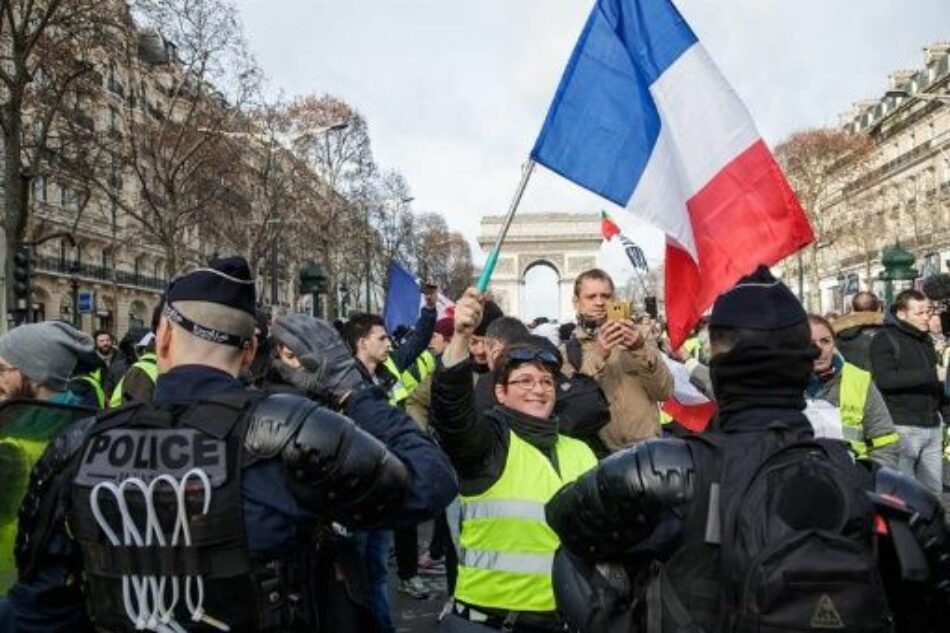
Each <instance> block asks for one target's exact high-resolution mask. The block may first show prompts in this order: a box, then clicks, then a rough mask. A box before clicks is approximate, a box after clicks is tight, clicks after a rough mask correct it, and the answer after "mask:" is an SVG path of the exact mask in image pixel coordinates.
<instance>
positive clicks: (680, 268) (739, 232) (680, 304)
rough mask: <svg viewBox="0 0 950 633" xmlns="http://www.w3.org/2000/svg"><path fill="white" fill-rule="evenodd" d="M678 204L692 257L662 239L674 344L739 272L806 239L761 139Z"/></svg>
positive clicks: (804, 225)
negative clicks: (696, 258) (681, 207)
mask: <svg viewBox="0 0 950 633" xmlns="http://www.w3.org/2000/svg"><path fill="white" fill-rule="evenodd" d="M686 206H687V209H688V211H689V218H690V224H691V225H692V229H693V238H694V240H695V243H696V249H697V252H698V254H699V262H696V261H694V260H693V258H692V257H691V256H690V254H689V253H688V252H687V251H685V250H683V249H682V248H680V247H679V246H678V245H677V244H675V243H673V242H671V241H668V242H667V247H666V292H665V294H666V310H667V319H668V322H669V332H670V339H671V340H672V343H673V347H674V348H679V347H680V345H682V343H683V341H684V340H686V337H687V336H688V335H689V332H690V330H691V329H692V328H693V327H694V326H695V325H696V322H697V321H699V317H700V316H701V315H702V314H703V312H704V311H705V310H706V309H707V308H709V306H711V305H712V303H713V301H715V299H716V297H717V296H719V295H720V294H721V293H723V292H724V291H726V290H728V289H729V288H731V287H732V286H733V285H735V283H736V282H737V281H738V280H739V278H740V277H742V276H743V275H748V274H749V273H751V272H752V271H753V270H755V268H756V267H757V266H758V265H759V264H765V265H767V266H771V265H773V264H775V263H776V262H778V261H780V260H781V259H783V258H784V257H786V256H788V255H790V254H791V253H794V252H795V251H797V250H798V249H800V248H802V247H803V246H805V245H807V244H808V243H809V242H811V241H812V240H813V239H814V234H813V233H812V230H811V225H810V224H809V223H808V218H807V217H806V216H805V212H804V211H803V210H802V208H801V205H800V204H799V203H798V200H797V199H796V197H795V194H794V192H793V191H792V189H791V187H789V185H788V182H786V180H785V176H784V175H783V174H782V171H781V169H779V166H778V164H777V163H776V162H775V158H773V157H772V153H771V152H770V151H769V149H768V147H766V145H765V143H764V142H763V141H761V140H760V141H758V142H756V143H754V144H753V145H751V146H750V147H749V149H747V150H746V151H744V152H743V153H741V154H739V156H737V157H736V158H735V159H734V160H733V161H732V162H730V163H729V164H728V165H726V166H725V167H724V168H723V169H722V171H720V172H719V173H718V174H716V177H715V178H713V179H712V180H710V181H709V183H707V184H706V186H705V187H703V188H702V189H701V190H700V191H699V192H698V193H697V194H696V195H695V196H693V197H692V198H690V200H689V202H687V205H686Z"/></svg>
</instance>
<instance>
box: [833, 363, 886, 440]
mask: <svg viewBox="0 0 950 633" xmlns="http://www.w3.org/2000/svg"><path fill="white" fill-rule="evenodd" d="M870 390H871V374H870V372H867V371H864V370H863V369H861V368H860V367H857V366H855V365H852V364H851V363H845V364H844V367H843V368H842V369H841V391H840V395H839V396H838V400H839V403H840V404H839V407H840V409H841V425H842V428H841V430H842V433H843V434H844V439H845V440H847V441H848V443H850V444H851V449H852V450H853V451H854V452H855V454H856V455H857V456H858V457H866V456H867V453H868V444H867V439H866V435H865V431H864V407H865V405H866V404H867V401H868V392H869V391H870ZM899 441H900V435H898V434H897V433H886V434H884V435H880V436H878V437H873V438H871V439H870V443H871V448H872V449H876V448H881V447H882V446H888V445H890V444H894V443H896V442H899Z"/></svg>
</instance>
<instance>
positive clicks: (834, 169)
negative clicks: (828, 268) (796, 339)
mask: <svg viewBox="0 0 950 633" xmlns="http://www.w3.org/2000/svg"><path fill="white" fill-rule="evenodd" d="M872 149H873V143H872V142H871V140H870V139H869V138H868V137H867V136H865V135H858V134H849V133H847V132H844V131H841V130H837V129H813V130H806V131H804V132H796V133H795V134H792V135H791V136H790V137H789V138H787V139H786V140H785V141H783V142H782V143H781V144H780V145H778V146H777V147H776V148H775V156H776V158H777V159H778V161H779V163H780V164H781V165H782V168H783V169H784V171H785V175H786V177H787V178H788V181H789V183H790V184H791V186H792V188H793V189H794V190H795V193H796V195H797V196H798V200H799V202H800V203H801V205H802V208H804V210H805V212H806V213H807V214H808V219H809V221H810V222H811V225H812V228H813V230H814V232H815V241H814V242H813V243H812V244H811V245H810V246H809V247H807V249H806V251H804V252H803V251H800V252H799V256H798V257H799V259H798V267H799V270H800V271H803V268H804V267H805V266H804V259H805V258H806V257H807V259H808V265H807V269H808V270H807V274H808V282H809V293H808V296H807V297H802V300H803V302H804V303H805V304H806V305H807V306H808V308H809V309H815V308H816V307H817V302H818V282H819V277H820V270H819V260H818V250H819V248H822V247H824V246H826V245H827V244H828V235H827V232H828V228H829V226H828V223H829V217H828V214H827V213H826V211H827V210H828V208H829V207H830V206H831V204H832V203H833V202H834V201H835V199H836V197H840V196H847V195H848V192H847V189H846V188H847V186H848V185H850V184H851V183H852V181H854V179H855V178H856V177H857V176H858V175H860V174H862V173H864V172H865V170H866V166H867V161H868V160H869V159H870V155H871V150H872ZM800 274H801V273H800ZM802 293H803V288H802V284H801V283H800V284H799V294H802Z"/></svg>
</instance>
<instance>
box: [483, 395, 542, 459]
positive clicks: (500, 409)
mask: <svg viewBox="0 0 950 633" xmlns="http://www.w3.org/2000/svg"><path fill="white" fill-rule="evenodd" d="M489 415H490V416H491V417H494V418H497V419H499V420H502V421H503V422H505V423H506V424H507V425H508V428H510V429H511V430H512V431H514V432H515V433H517V434H518V437H520V438H521V439H523V440H524V441H526V442H528V443H529V444H531V445H532V446H534V447H535V448H537V449H539V450H541V451H542V452H544V453H545V454H547V453H548V452H549V451H550V450H551V449H553V448H554V445H555V444H557V436H558V420H557V417H556V416H551V417H550V418H536V417H534V416H531V415H527V414H525V413H520V412H518V411H515V410H513V409H509V408H508V407H506V406H503V405H500V404H499V405H495V407H494V408H492V409H491V411H490V412H489Z"/></svg>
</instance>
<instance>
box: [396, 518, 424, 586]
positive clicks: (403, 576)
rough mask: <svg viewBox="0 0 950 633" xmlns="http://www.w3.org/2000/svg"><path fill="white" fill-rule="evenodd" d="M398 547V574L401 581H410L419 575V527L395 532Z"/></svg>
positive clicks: (400, 529) (405, 528) (413, 526)
mask: <svg viewBox="0 0 950 633" xmlns="http://www.w3.org/2000/svg"><path fill="white" fill-rule="evenodd" d="M393 540H394V542H395V547H396V573H397V574H398V575H399V580H409V579H410V578H412V577H413V576H415V575H417V574H418V573H419V532H418V530H417V526H415V525H412V526H410V527H404V528H399V529H398V530H395V531H394V532H393Z"/></svg>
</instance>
